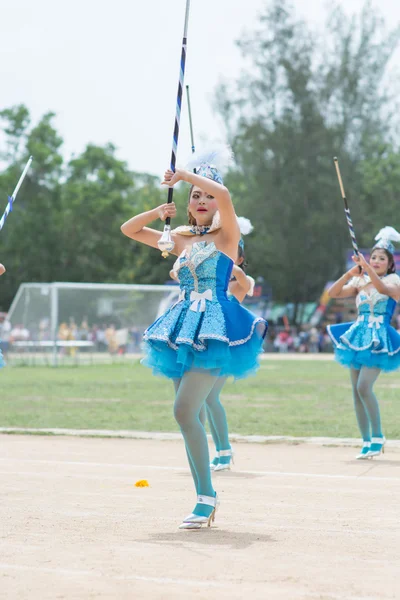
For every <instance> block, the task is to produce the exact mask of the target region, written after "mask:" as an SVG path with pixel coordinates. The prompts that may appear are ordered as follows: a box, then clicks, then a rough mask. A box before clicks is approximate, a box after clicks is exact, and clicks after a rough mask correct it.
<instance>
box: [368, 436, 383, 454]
mask: <svg viewBox="0 0 400 600" xmlns="http://www.w3.org/2000/svg"><path fill="white" fill-rule="evenodd" d="M385 444H386V439H385V437H376V438H372V439H371V448H370V449H369V452H367V458H373V457H374V456H380V455H381V454H384V452H385Z"/></svg>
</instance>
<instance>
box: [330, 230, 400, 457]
mask: <svg viewBox="0 0 400 600" xmlns="http://www.w3.org/2000/svg"><path fill="white" fill-rule="evenodd" d="M375 239H376V240H377V242H376V244H375V246H374V247H373V249H372V253H371V258H370V262H369V263H367V262H366V260H365V259H364V257H363V256H362V255H361V254H360V256H359V259H357V258H356V257H353V259H354V261H355V262H356V264H357V266H355V267H353V268H352V269H350V271H348V272H347V273H345V274H344V275H343V276H342V277H341V278H340V279H339V280H338V281H337V282H336V283H334V285H333V286H332V287H331V289H330V290H329V294H330V296H331V297H333V298H344V297H350V296H355V298H356V305H357V309H358V318H357V320H356V321H355V322H354V323H340V324H337V325H330V326H329V327H328V332H329V335H330V337H331V339H332V342H333V345H334V351H335V358H336V360H337V361H338V362H339V363H340V364H342V365H344V366H345V367H348V368H350V373H351V381H352V386H353V396H354V405H355V410H356V416H357V420H358V425H359V428H360V431H361V434H362V437H363V448H362V451H361V453H360V454H359V455H358V457H357V458H359V459H362V458H370V457H373V456H377V455H378V454H380V453H381V452H382V451H383V447H384V444H385V438H384V436H383V434H382V430H381V422H380V411H379V404H378V401H377V399H376V397H375V394H374V393H373V391H372V388H373V385H374V383H375V381H376V380H377V378H378V376H379V374H380V372H381V371H386V372H390V371H395V370H396V369H398V368H399V367H400V335H399V333H398V332H397V331H396V330H395V329H394V328H393V327H392V326H391V325H390V322H391V319H392V316H393V313H394V310H395V308H396V304H397V302H398V301H399V300H400V277H399V276H398V275H397V274H396V272H395V263H394V258H393V252H394V246H393V244H392V242H393V241H400V234H399V233H398V232H397V231H396V230H395V229H393V227H384V228H383V229H381V230H380V232H379V233H378V235H377V236H376V238H375ZM359 267H361V269H362V273H360V272H359Z"/></svg>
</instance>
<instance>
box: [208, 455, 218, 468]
mask: <svg viewBox="0 0 400 600" xmlns="http://www.w3.org/2000/svg"><path fill="white" fill-rule="evenodd" d="M218 465H219V452H216V453H215V456H214V458H213V459H212V461H211V462H210V471H215V468H216V467H217V466H218Z"/></svg>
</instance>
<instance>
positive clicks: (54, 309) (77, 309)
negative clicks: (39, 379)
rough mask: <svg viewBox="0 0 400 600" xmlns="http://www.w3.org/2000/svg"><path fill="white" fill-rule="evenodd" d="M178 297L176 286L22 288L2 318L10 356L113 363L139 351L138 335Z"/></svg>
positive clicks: (29, 285)
mask: <svg viewBox="0 0 400 600" xmlns="http://www.w3.org/2000/svg"><path fill="white" fill-rule="evenodd" d="M178 295H179V286H177V285H136V284H112V283H62V282H55V283H24V284H22V285H21V286H20V287H19V289H18V292H17V294H16V296H15V298H14V300H13V302H12V304H11V307H10V310H9V312H8V317H7V321H8V322H9V323H10V325H9V326H8V327H9V330H10V338H11V344H10V356H11V357H13V358H15V359H19V360H24V358H25V362H26V359H27V358H28V357H29V356H30V357H31V358H32V357H34V358H35V362H43V361H44V362H47V363H50V364H52V365H54V366H56V365H57V364H59V363H60V362H65V363H71V362H72V363H73V362H75V363H77V362H89V361H90V362H95V361H97V362H112V360H114V359H115V357H116V356H124V355H126V354H129V353H131V354H132V353H134V352H139V351H140V340H141V336H142V334H143V331H144V330H145V329H146V328H147V327H148V326H149V325H150V324H151V323H152V322H153V321H154V320H155V319H156V318H157V317H158V316H160V315H161V314H162V313H163V312H164V311H165V310H166V309H167V308H168V307H169V306H171V305H172V304H173V303H174V302H176V301H177V299H178Z"/></svg>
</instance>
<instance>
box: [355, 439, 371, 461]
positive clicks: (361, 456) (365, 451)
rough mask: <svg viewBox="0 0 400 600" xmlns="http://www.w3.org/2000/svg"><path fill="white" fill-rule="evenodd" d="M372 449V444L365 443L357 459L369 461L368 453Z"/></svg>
mask: <svg viewBox="0 0 400 600" xmlns="http://www.w3.org/2000/svg"><path fill="white" fill-rule="evenodd" d="M370 449H371V442H364V443H363V445H362V449H361V452H360V454H357V456H356V459H357V460H367V459H368V458H369V457H368V452H369V451H370Z"/></svg>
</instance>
